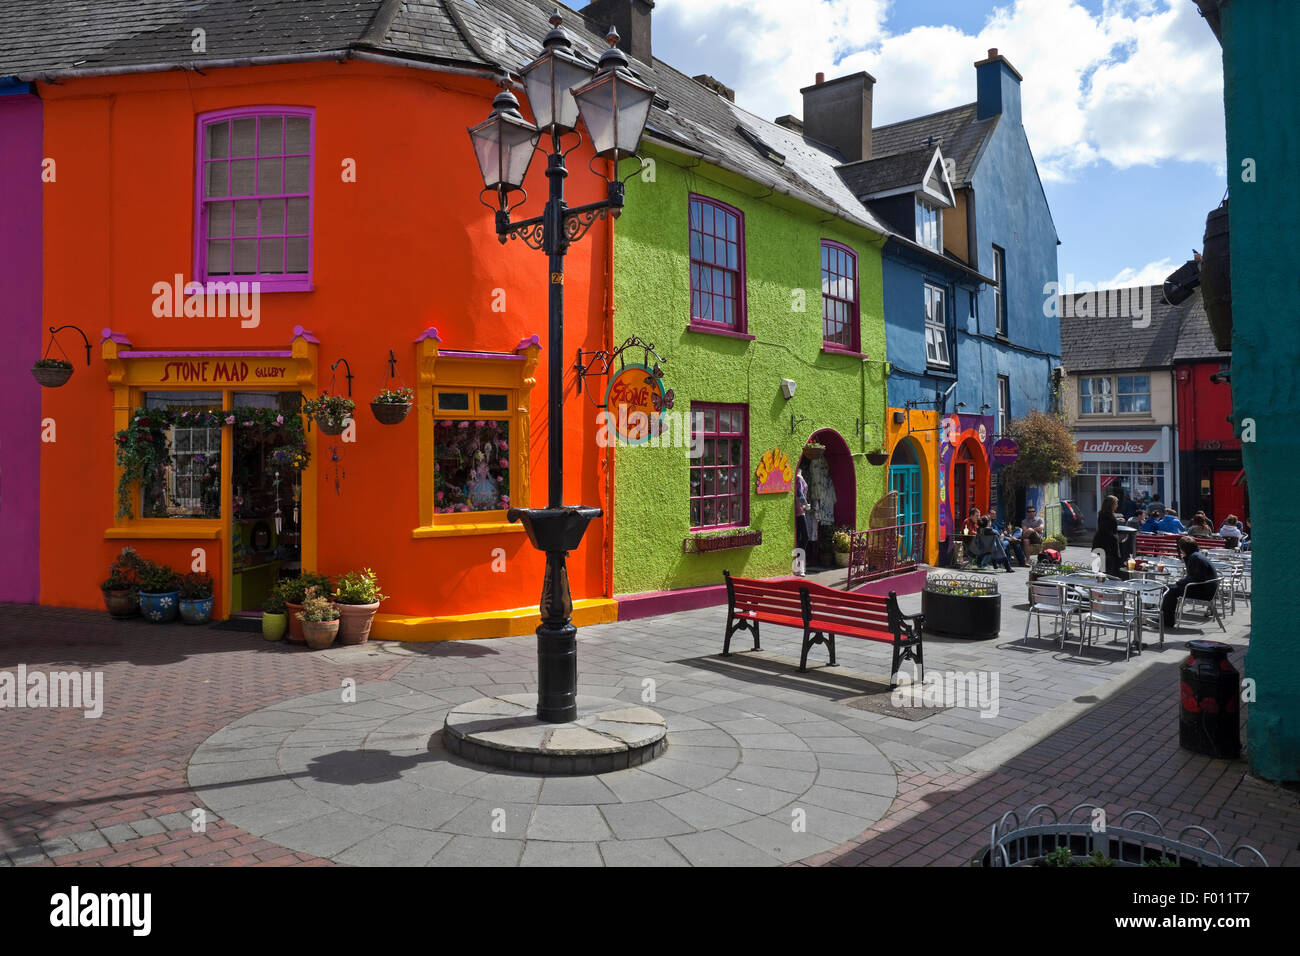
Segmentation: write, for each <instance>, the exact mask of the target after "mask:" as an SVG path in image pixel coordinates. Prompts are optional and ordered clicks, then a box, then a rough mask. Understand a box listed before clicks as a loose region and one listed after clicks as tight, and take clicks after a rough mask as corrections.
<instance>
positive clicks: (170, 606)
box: [140, 591, 181, 624]
mask: <svg viewBox="0 0 1300 956" xmlns="http://www.w3.org/2000/svg"><path fill="white" fill-rule="evenodd" d="M180 599H181V592H180V591H166V592H164V593H162V594H147V593H145V592H144V591H141V592H140V615H141V616H142V617H143V618H144V619H145V620H146V621H153V622H154V623H155V624H166V623H167V622H168V621H174V620H176V615H177V613H178V612H179V610H180V607H179V605H180Z"/></svg>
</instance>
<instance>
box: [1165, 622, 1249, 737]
mask: <svg viewBox="0 0 1300 956" xmlns="http://www.w3.org/2000/svg"><path fill="white" fill-rule="evenodd" d="M1187 649H1188V650H1189V651H1191V654H1190V655H1189V656H1188V658H1187V659H1186V660H1185V661H1183V664H1182V666H1181V667H1180V668H1179V669H1178V677H1179V714H1178V743H1179V745H1180V746H1182V747H1183V748H1184V749H1186V750H1190V751H1192V752H1193V753H1198V754H1205V755H1206V756H1209V757H1223V758H1227V759H1235V758H1236V757H1239V756H1241V710H1240V708H1239V706H1238V701H1239V700H1240V699H1241V674H1239V673H1238V672H1237V669H1236V668H1235V667H1233V666H1232V664H1231V663H1230V662H1229V661H1228V655H1229V654H1230V653H1231V652H1232V647H1231V646H1230V645H1228V644H1224V643H1222V642H1221V641H1188V642H1187Z"/></svg>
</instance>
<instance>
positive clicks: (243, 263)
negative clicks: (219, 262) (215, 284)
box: [233, 239, 257, 276]
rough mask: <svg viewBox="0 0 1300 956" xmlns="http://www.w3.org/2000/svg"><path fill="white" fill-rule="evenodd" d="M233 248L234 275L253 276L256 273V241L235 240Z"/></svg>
mask: <svg viewBox="0 0 1300 956" xmlns="http://www.w3.org/2000/svg"><path fill="white" fill-rule="evenodd" d="M234 246H235V249H234V255H235V260H234V263H233V271H234V274H235V275H241V276H243V275H255V274H256V273H257V240H256V239H236V240H235V242H234Z"/></svg>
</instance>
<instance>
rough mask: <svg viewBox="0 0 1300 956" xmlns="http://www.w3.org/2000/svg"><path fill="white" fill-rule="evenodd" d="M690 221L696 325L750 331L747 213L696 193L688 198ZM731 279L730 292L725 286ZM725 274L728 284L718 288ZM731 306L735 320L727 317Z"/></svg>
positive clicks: (711, 329) (708, 329)
mask: <svg viewBox="0 0 1300 956" xmlns="http://www.w3.org/2000/svg"><path fill="white" fill-rule="evenodd" d="M697 212H698V215H697ZM719 217H720V219H721V225H719ZM733 223H734V228H732V224H733ZM687 226H688V228H687V232H688V249H689V255H690V260H691V280H690V281H691V324H690V327H691V328H695V329H700V330H702V331H706V332H715V331H716V332H731V333H740V334H744V333H746V332H747V331H748V328H749V316H748V314H747V312H748V310H747V309H746V302H745V214H744V213H743V212H741V211H740V210H739V209H737V208H736V207H734V206H729V205H727V204H726V203H724V202H719V201H718V200H716V199H710V198H709V197H707V196H700V195H697V194H695V193H691V194H690V198H689V201H688V202H687ZM719 230H721V232H719ZM733 233H734V235H733ZM719 249H720V250H721V251H719ZM728 279H729V280H730V281H731V291H730V292H728V291H726V289H725V281H726V280H728ZM720 280H721V281H723V282H724V289H723V291H721V292H719V291H715V283H717V282H718V281H720ZM728 306H730V307H731V316H732V321H730V322H728V321H727V320H726V315H727V307H728ZM719 311H721V314H722V316H723V318H722V319H720V320H719V319H717V318H716V316H717V315H718V314H719Z"/></svg>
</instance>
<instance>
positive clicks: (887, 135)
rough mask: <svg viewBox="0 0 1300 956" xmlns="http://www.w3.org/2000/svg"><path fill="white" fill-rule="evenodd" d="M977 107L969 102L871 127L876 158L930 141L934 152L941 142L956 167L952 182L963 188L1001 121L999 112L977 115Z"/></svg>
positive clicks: (940, 146) (945, 157)
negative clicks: (982, 115)
mask: <svg viewBox="0 0 1300 956" xmlns="http://www.w3.org/2000/svg"><path fill="white" fill-rule="evenodd" d="M975 107H976V104H974V103H967V104H966V105H965V106H957V107H954V108H952V109H948V110H941V111H940V112H938V113H930V114H928V115H926V116H918V117H916V118H915V119H910V120H904V121H903V122H901V123H891V124H889V125H888V126H877V127H874V128H873V129H872V130H871V155H872V157H873V160H874V159H875V158H878V157H886V156H890V155H892V154H895V153H902V152H906V151H910V150H914V149H917V148H919V147H921V146H925V145H926V144H927V141H929V143H930V151H931V152H933V151H934V147H935V146H938V147H939V148H940V149H941V150H943V158H944V159H950V160H952V161H953V163H954V165H955V167H956V169H955V175H954V176H952V177H951V179H952V186H953V188H954V189H960V188H961V187H962V186H965V185H967V184H969V183H970V176H971V170H973V169H974V168H975V161H976V160H977V159H978V158H979V155H980V152H981V151H982V150H983V149H984V144H985V142H987V141H988V138H989V136H990V135H991V134H992V132H993V128H994V127H995V126H996V125H997V122H998V117H996V116H990V117H989V118H988V119H983V120H977V119H975Z"/></svg>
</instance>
